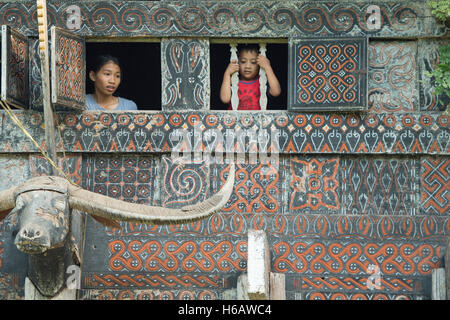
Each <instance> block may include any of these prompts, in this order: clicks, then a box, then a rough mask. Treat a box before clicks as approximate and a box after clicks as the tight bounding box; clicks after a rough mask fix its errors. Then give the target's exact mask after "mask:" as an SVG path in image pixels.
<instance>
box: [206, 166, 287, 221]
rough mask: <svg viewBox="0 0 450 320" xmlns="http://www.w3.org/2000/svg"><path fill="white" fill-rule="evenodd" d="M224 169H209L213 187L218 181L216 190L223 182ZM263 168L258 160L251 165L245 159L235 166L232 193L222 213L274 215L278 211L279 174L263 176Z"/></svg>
mask: <svg viewBox="0 0 450 320" xmlns="http://www.w3.org/2000/svg"><path fill="white" fill-rule="evenodd" d="M219 168H220V170H219ZM224 168H225V170H227V169H226V168H227V166H225V165H213V166H212V167H211V170H212V172H213V185H214V186H216V185H217V181H216V180H217V179H219V180H220V183H219V186H218V188H220V186H221V185H222V184H223V181H225V176H224V174H226V173H227V172H225V171H224V170H223V169H224ZM263 168H264V167H263V164H262V163H260V162H259V160H258V161H256V163H255V164H252V163H251V161H249V160H248V159H247V160H246V163H242V164H239V163H238V164H237V165H236V177H235V182H234V192H233V194H232V195H231V197H230V200H229V201H228V203H227V204H226V205H225V206H224V207H223V209H222V210H223V212H247V213H260V212H267V213H276V212H277V211H278V210H279V203H278V196H279V173H278V171H277V170H274V172H269V174H264V169H263ZM216 173H218V174H216ZM216 177H219V178H216ZM218 188H215V189H218Z"/></svg>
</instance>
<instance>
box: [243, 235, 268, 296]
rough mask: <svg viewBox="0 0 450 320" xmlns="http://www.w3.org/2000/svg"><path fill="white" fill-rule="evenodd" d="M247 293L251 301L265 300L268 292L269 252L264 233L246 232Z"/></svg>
mask: <svg viewBox="0 0 450 320" xmlns="http://www.w3.org/2000/svg"><path fill="white" fill-rule="evenodd" d="M247 281H248V287H247V292H248V296H249V298H250V299H251V300H267V299H269V291H270V252H269V245H268V243H267V236H266V233H265V232H264V231H262V230H253V229H250V230H248V260H247Z"/></svg>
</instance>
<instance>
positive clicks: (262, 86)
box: [259, 43, 267, 110]
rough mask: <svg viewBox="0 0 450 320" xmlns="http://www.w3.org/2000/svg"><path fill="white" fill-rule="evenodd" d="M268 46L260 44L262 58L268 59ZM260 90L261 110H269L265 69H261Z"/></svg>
mask: <svg viewBox="0 0 450 320" xmlns="http://www.w3.org/2000/svg"><path fill="white" fill-rule="evenodd" d="M266 50H267V49H266V44H265V43H260V44H259V53H261V55H262V56H264V57H266ZM259 88H260V91H261V97H260V98H259V105H260V106H261V110H266V109H267V75H266V71H265V70H264V69H263V68H260V69H259Z"/></svg>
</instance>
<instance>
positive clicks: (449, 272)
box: [444, 237, 450, 300]
mask: <svg viewBox="0 0 450 320" xmlns="http://www.w3.org/2000/svg"><path fill="white" fill-rule="evenodd" d="M444 264H445V282H446V291H447V299H448V300H450V237H448V239H447V246H446V248H445V254H444Z"/></svg>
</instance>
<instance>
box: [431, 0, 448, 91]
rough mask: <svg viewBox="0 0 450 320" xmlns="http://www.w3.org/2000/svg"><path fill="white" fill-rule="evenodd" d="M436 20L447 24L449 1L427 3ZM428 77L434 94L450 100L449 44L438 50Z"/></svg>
mask: <svg viewBox="0 0 450 320" xmlns="http://www.w3.org/2000/svg"><path fill="white" fill-rule="evenodd" d="M428 4H429V6H430V8H431V12H432V13H433V15H434V16H435V17H436V19H438V20H440V21H441V22H444V23H445V22H447V21H448V20H449V19H450V0H432V1H430V2H428ZM426 75H427V76H428V77H432V78H434V80H435V81H436V88H435V93H436V94H437V95H446V96H447V97H449V98H450V44H445V45H443V46H441V47H440V48H439V63H438V64H437V65H436V69H434V70H433V72H427V73H426Z"/></svg>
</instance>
